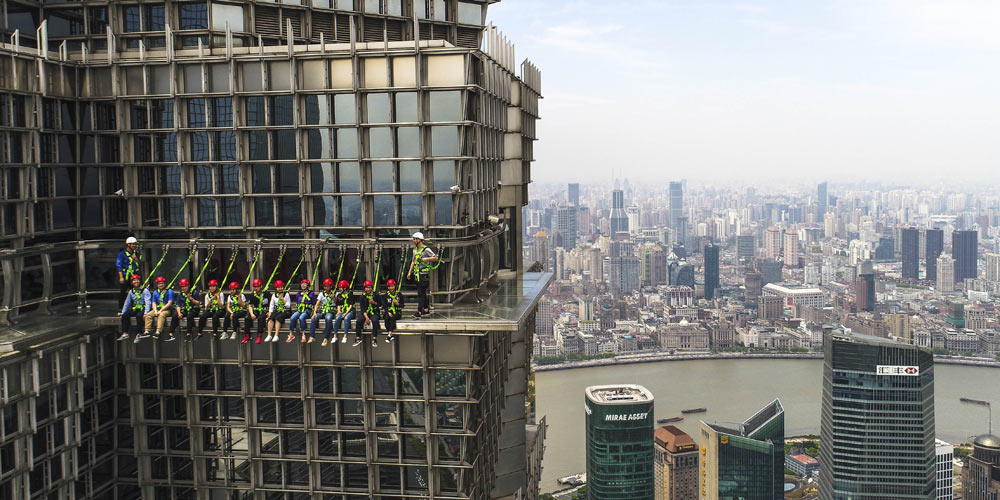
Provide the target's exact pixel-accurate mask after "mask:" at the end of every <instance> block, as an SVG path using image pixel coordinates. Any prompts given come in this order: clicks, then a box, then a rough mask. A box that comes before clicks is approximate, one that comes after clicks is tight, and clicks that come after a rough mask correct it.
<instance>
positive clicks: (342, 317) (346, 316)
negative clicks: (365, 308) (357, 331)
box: [333, 310, 354, 337]
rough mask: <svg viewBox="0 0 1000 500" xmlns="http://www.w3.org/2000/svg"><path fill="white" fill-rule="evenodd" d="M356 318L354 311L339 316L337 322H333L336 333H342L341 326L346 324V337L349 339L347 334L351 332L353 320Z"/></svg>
mask: <svg viewBox="0 0 1000 500" xmlns="http://www.w3.org/2000/svg"><path fill="white" fill-rule="evenodd" d="M353 317H354V311H353V310H352V311H347V313H346V314H345V313H340V314H338V315H337V319H336V321H334V322H333V331H334V333H336V332H339V331H340V324H341V323H342V322H343V324H344V337H347V332H349V331H351V318H353Z"/></svg>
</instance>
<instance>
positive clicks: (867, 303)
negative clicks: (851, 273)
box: [854, 273, 876, 312]
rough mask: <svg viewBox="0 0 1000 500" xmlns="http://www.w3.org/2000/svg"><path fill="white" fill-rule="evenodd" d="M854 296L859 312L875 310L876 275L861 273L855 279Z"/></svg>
mask: <svg viewBox="0 0 1000 500" xmlns="http://www.w3.org/2000/svg"><path fill="white" fill-rule="evenodd" d="M854 297H855V299H856V301H855V302H856V304H855V305H856V306H857V309H858V312H863V311H868V312H871V311H874V310H875V302H876V301H875V275H874V274H872V273H863V274H859V275H858V277H857V279H856V280H854Z"/></svg>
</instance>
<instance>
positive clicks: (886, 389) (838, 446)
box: [819, 334, 936, 500]
mask: <svg viewBox="0 0 1000 500" xmlns="http://www.w3.org/2000/svg"><path fill="white" fill-rule="evenodd" d="M824 351H825V356H824V358H825V360H824V367H823V406H822V412H821V420H820V431H821V440H822V443H823V446H821V447H820V459H819V462H820V481H819V496H820V498H821V499H824V500H834V499H845V500H846V499H848V498H850V499H857V500H865V499H872V500H874V499H876V498H912V499H932V498H935V475H936V464H935V461H936V458H935V441H934V359H933V356H932V354H931V353H930V352H929V351H927V350H925V349H921V348H919V347H917V346H912V345H908V344H901V343H897V342H893V341H890V340H887V339H882V338H878V337H869V336H865V335H843V334H839V335H832V336H830V337H828V338H827V340H826V342H825V344H824ZM862 431H863V432H862ZM872 443H877V444H878V446H876V447H873V446H871V444H872Z"/></svg>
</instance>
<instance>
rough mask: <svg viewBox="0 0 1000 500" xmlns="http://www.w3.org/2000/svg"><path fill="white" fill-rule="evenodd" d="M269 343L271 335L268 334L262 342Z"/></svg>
mask: <svg viewBox="0 0 1000 500" xmlns="http://www.w3.org/2000/svg"><path fill="white" fill-rule="evenodd" d="M270 341H271V334H270V333H269V334H267V337H264V342H270Z"/></svg>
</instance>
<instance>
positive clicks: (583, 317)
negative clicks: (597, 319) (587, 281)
mask: <svg viewBox="0 0 1000 500" xmlns="http://www.w3.org/2000/svg"><path fill="white" fill-rule="evenodd" d="M577 304H578V307H579V316H580V321H593V319H594V300H593V299H590V298H585V297H580V299H579V300H578V301H577Z"/></svg>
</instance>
